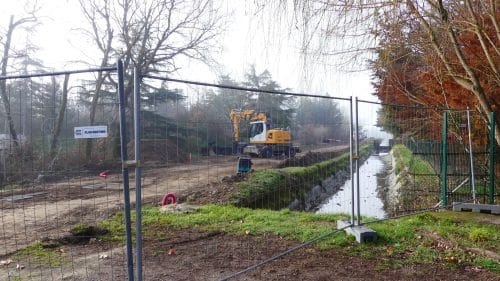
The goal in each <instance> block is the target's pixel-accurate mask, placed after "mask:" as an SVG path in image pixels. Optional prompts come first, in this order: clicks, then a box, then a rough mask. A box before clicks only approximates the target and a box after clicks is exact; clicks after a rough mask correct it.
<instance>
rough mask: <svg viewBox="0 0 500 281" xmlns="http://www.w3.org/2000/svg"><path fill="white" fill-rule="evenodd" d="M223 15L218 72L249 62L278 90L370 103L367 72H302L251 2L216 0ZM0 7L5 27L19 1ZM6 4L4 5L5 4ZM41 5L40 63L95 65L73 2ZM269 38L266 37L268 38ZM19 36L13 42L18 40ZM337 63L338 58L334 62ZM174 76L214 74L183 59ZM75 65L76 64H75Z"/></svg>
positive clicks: (324, 64)
mask: <svg viewBox="0 0 500 281" xmlns="http://www.w3.org/2000/svg"><path fill="white" fill-rule="evenodd" d="M222 1H223V3H224V4H223V8H224V10H225V11H227V12H229V13H232V16H231V18H230V24H229V25H228V27H227V33H226V34H224V35H223V37H222V40H223V46H224V51H223V52H222V54H220V55H219V56H220V57H219V58H218V61H219V62H220V63H221V64H222V65H223V71H224V72H226V73H228V74H230V75H231V76H233V77H234V78H235V79H236V80H241V79H242V77H243V74H244V72H245V71H246V70H247V69H248V67H249V65H251V64H254V65H255V66H256V68H257V70H258V71H262V70H264V69H268V70H269V71H270V72H271V74H272V75H273V77H274V78H275V79H276V80H277V81H278V82H279V83H280V84H281V85H282V86H283V87H288V88H292V89H294V90H295V91H300V92H307V93H315V94H326V93H328V94H329V95H332V96H340V97H349V96H351V95H353V96H359V97H360V98H363V99H369V100H375V98H374V97H373V96H371V93H372V92H373V89H372V87H371V84H370V73H369V72H368V71H364V72H354V73H351V72H346V71H344V70H340V69H338V68H336V67H335V66H330V65H329V64H331V62H329V61H328V60H326V59H325V60H320V61H318V62H315V63H311V62H309V63H308V67H307V68H304V65H303V60H302V58H303V56H301V53H300V50H299V45H300V42H293V40H292V39H290V38H288V37H281V38H279V37H280V36H277V35H279V34H286V33H287V31H286V30H283V31H281V30H280V28H286V27H283V26H281V27H280V26H277V27H276V26H274V27H269V26H268V25H269V24H268V23H266V22H263V21H262V20H261V19H262V17H260V16H255V15H254V14H253V13H252V11H253V6H251V5H253V1H244V0H222ZM3 2H4V3H3V5H2V9H0V26H2V27H4V26H6V25H7V24H8V20H9V15H11V14H13V15H20V14H21V13H22V6H21V3H20V2H22V1H3ZM5 2H7V3H5ZM39 3H41V4H42V7H43V8H42V10H41V11H40V15H41V16H42V24H41V25H40V26H39V27H38V28H37V31H36V33H34V34H33V35H32V37H31V38H30V40H32V41H33V42H34V43H35V44H36V45H38V46H39V47H40V48H41V49H40V51H39V56H40V58H41V59H42V61H43V63H44V64H45V65H46V66H48V67H53V68H56V69H57V68H75V66H77V67H78V65H77V64H75V63H74V62H75V61H85V62H89V63H92V62H97V61H98V58H96V57H93V56H92V53H91V51H90V48H85V46H86V45H87V44H89V42H86V41H87V40H88V39H85V38H84V37H82V36H79V34H78V30H77V28H79V27H81V26H83V25H84V24H85V20H84V19H83V16H82V15H81V12H80V8H79V5H78V3H77V1H76V0H50V1H46V0H45V1H43V0H39ZM271 37H272V38H271ZM23 39H25V38H19V37H18V38H17V40H18V42H19V40H21V41H22V40H23ZM337 59H338V58H337ZM181 66H182V70H181V71H180V72H179V74H178V76H179V77H181V76H182V78H185V79H192V80H205V81H209V82H213V81H215V79H216V75H215V74H214V73H213V70H211V69H210V68H208V67H204V66H200V65H199V64H197V63H190V62H188V61H186V62H183V63H182V65H181ZM79 67H81V66H79Z"/></svg>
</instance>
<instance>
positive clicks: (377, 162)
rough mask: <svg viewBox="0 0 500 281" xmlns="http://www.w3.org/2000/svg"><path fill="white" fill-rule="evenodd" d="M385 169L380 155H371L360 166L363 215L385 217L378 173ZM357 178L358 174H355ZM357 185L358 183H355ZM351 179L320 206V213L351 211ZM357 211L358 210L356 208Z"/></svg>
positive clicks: (346, 212) (348, 212) (347, 212)
mask: <svg viewBox="0 0 500 281" xmlns="http://www.w3.org/2000/svg"><path fill="white" fill-rule="evenodd" d="M382 169H384V163H383V162H382V160H381V159H380V156H378V155H372V156H370V157H369V158H368V159H367V160H366V161H365V162H364V163H363V165H361V167H359V189H360V201H361V215H363V216H368V217H372V218H384V217H385V216H386V213H385V211H384V204H383V203H382V201H381V200H380V198H379V197H378V193H377V174H378V173H380V172H381V171H382ZM354 178H356V176H354ZM354 186H356V185H354ZM351 199H352V194H351V180H350V179H349V180H347V181H346V182H345V184H344V185H343V186H342V188H341V189H340V190H339V191H338V192H337V193H336V194H335V195H333V196H332V197H331V198H330V199H328V201H327V202H326V203H325V204H323V205H322V206H320V207H319V210H318V213H319V214H335V213H345V214H350V213H351V208H352V207H351V206H352V205H351ZM355 212H357V210H355Z"/></svg>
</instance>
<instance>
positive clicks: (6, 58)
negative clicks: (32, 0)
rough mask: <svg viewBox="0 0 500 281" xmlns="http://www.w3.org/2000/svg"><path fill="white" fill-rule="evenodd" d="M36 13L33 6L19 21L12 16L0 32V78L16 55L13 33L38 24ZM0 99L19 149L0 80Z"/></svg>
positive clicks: (4, 91)
mask: <svg viewBox="0 0 500 281" xmlns="http://www.w3.org/2000/svg"><path fill="white" fill-rule="evenodd" d="M37 11H38V7H37V6H36V5H34V6H33V7H32V8H31V9H30V10H29V12H27V15H26V16H24V17H21V18H19V19H17V18H15V17H14V16H13V15H12V16H10V19H9V23H8V25H7V28H6V30H5V32H2V34H0V45H1V46H2V48H3V50H2V57H1V60H0V75H1V76H6V75H7V71H8V69H9V68H10V66H11V65H10V63H11V58H12V56H13V55H14V54H16V50H15V49H14V47H13V45H12V43H13V36H14V34H15V32H16V31H17V30H18V29H20V28H24V29H25V30H29V29H30V28H31V27H33V26H34V24H36V23H37V22H38V18H37V16H36V12H37ZM0 98H1V101H2V104H3V107H4V110H5V115H6V119H7V124H8V127H9V134H10V138H11V139H12V141H13V142H14V146H15V147H19V140H18V135H17V132H16V128H15V126H14V121H13V119H12V112H11V108H10V101H9V97H8V96H7V81H6V80H0Z"/></svg>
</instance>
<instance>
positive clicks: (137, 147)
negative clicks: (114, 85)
mask: <svg viewBox="0 0 500 281" xmlns="http://www.w3.org/2000/svg"><path fill="white" fill-rule="evenodd" d="M134 155H135V238H136V239H135V240H136V241H135V246H136V255H137V257H136V263H137V265H136V268H137V281H142V195H141V193H142V192H141V188H142V187H141V180H142V177H141V78H140V73H139V69H138V68H137V66H136V67H134Z"/></svg>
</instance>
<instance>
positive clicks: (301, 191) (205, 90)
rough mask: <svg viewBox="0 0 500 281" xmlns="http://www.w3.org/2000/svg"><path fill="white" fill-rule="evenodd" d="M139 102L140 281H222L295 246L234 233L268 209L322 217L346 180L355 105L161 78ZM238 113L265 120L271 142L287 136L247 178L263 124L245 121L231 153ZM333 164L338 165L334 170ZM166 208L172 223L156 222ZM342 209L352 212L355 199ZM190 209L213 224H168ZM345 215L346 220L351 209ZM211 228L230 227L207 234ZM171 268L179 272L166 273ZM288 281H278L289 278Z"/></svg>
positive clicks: (261, 156) (147, 79)
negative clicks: (249, 151)
mask: <svg viewBox="0 0 500 281" xmlns="http://www.w3.org/2000/svg"><path fill="white" fill-rule="evenodd" d="M264 82H265V81H264ZM141 96H142V107H141V120H142V126H141V146H142V163H141V167H142V170H143V171H142V173H143V176H142V177H143V188H142V199H143V203H144V207H143V221H144V223H143V225H142V227H143V255H144V256H143V264H144V268H143V271H144V274H143V275H144V280H160V279H162V278H163V279H173V280H219V279H222V278H224V277H226V276H229V275H231V274H233V273H235V272H238V271H240V270H242V269H244V268H246V267H247V266H251V265H254V264H255V263H258V262H261V261H263V260H265V259H267V258H270V257H272V256H274V255H277V254H279V253H282V252H285V251H286V250H288V249H289V248H290V247H291V246H292V244H293V243H290V242H286V241H285V240H281V239H279V233H276V232H274V234H273V232H272V231H270V232H269V233H267V234H265V235H264V237H267V238H258V237H256V236H254V234H258V233H253V231H254V230H252V229H251V228H250V226H249V228H248V229H247V230H242V229H240V230H237V229H239V228H241V225H244V224H245V221H246V219H247V217H252V216H254V212H255V213H257V212H262V211H263V210H265V209H268V210H281V209H284V208H287V209H290V210H295V211H316V210H318V209H320V208H321V205H322V204H324V203H326V202H328V199H329V198H330V197H331V196H332V195H333V194H334V193H335V192H336V191H338V190H339V189H341V188H342V185H343V183H344V181H345V180H346V179H348V178H349V177H350V167H349V162H350V160H349V145H350V138H349V136H350V132H349V130H350V121H351V119H350V116H349V112H350V99H341V98H334V97H325V96H309V95H304V94H297V93H290V92H284V91H280V89H279V87H275V88H274V89H273V88H272V84H270V86H267V87H262V88H260V89H258V88H257V87H254V88H252V87H251V86H247V87H242V86H239V85H238V84H237V83H235V82H234V81H233V84H230V85H224V84H208V83H202V82H196V81H187V80H176V79H167V78H162V77H156V76H144V77H142V86H141ZM232 110H236V111H238V112H240V113H242V112H244V111H245V110H254V111H255V112H254V113H255V114H257V113H259V112H263V113H265V114H266V117H267V120H266V123H267V128H266V129H267V130H275V131H271V132H272V134H273V136H272V137H275V138H278V137H280V135H279V134H280V132H279V131H282V130H285V131H288V132H290V133H291V136H292V141H291V143H290V144H282V145H281V147H280V145H276V146H274V147H273V149H272V150H270V151H268V152H266V150H260V153H258V155H253V156H252V158H251V163H252V166H251V169H250V170H251V171H250V172H248V173H246V172H244V171H243V172H242V171H241V170H239V168H240V167H241V166H239V165H238V164H241V163H242V162H240V160H241V159H243V158H245V157H246V156H244V154H243V150H244V149H246V148H248V147H245V146H248V145H252V144H251V143H249V139H250V137H252V136H255V135H256V134H258V133H259V132H261V131H262V129H263V128H259V127H258V126H257V125H254V126H252V124H251V123H252V122H255V121H259V120H261V119H256V118H254V117H256V116H255V115H252V114H249V115H247V116H240V117H241V120H240V121H239V123H238V125H239V127H238V128H239V137H238V145H235V131H234V129H235V128H234V126H233V122H232V120H231V117H230V113H231V111H232ZM247 113H249V112H247ZM256 130H260V131H258V132H257V131H256ZM292 145H293V147H292ZM283 146H286V147H285V148H286V149H284V147H283ZM288 146H289V147H288ZM299 147H300V150H299ZM269 148H271V147H269ZM245 151H246V150H245ZM336 158H341V159H340V160H338V159H337V160H336V161H340V162H342V163H333V164H332V162H328V161H331V159H336ZM333 170H335V171H333ZM336 170H342V172H339V173H336V172H337V171H336ZM332 175H336V176H335V177H331V176H332ZM350 190H351V189H350V187H347V188H346V190H345V191H346V192H348V193H349V194H351V193H350ZM173 200H176V203H177V204H176V205H173V204H171V203H173ZM162 202H163V204H165V205H166V206H165V207H163V208H162V209H163V210H164V211H165V212H167V214H163V215H158V216H157V213H156V212H157V211H156V210H158V208H159V206H160V205H161V204H162ZM228 204H229V205H228ZM342 204H345V205H346V206H350V205H352V198H351V195H349V196H348V197H347V198H344V199H343V202H342ZM186 206H188V207H187V210H184V209H183V208H185V207H186ZM190 206H196V207H194V208H200V209H199V210H198V211H197V212H196V213H197V214H207V215H208V217H209V219H208V221H199V222H198V223H194V222H193V223H189V218H192V220H197V219H200V218H199V217H200V216H203V215H200V216H191V217H190V216H185V217H187V218H188V221H184V220H182V221H183V222H177V223H176V222H175V221H172V222H170V223H165V222H166V221H167V220H171V219H174V218H176V214H169V213H168V212H174V213H176V212H189V211H190V208H191V207H190ZM231 206H236V207H238V208H241V209H234V208H235V207H231ZM247 208H249V209H247ZM235 212H236V213H241V214H235ZM345 213H346V215H345V217H349V214H350V213H351V211H350V209H348V210H347V211H346V212H345ZM209 214H213V217H211V216H210V215H209ZM277 214H279V213H277ZM235 215H236V216H235ZM270 215H271V213H270ZM212 224H213V225H216V226H217V225H218V226H220V225H226V226H225V227H222V229H217V227H215V228H216V229H211V227H212V228H213V227H214V226H213V225H212ZM210 225H212V226H210ZM231 225H234V226H233V227H232V226H231ZM238 225H240V226H238ZM332 229H335V223H332ZM256 231H257V230H256ZM258 231H259V233H260V232H261V231H264V232H265V230H258ZM242 232H243V233H242ZM261 234H263V233H261ZM264 249H265V250H264ZM169 264H175V266H172V267H171V268H172V270H165V266H166V265H169ZM158 268H162V270H158ZM266 272H267V271H266V270H265V269H262V268H259V269H258V270H256V271H255V272H252V273H249V274H250V275H251V276H253V278H257V279H261V278H263V275H262V274H269V273H268V272H267V273H266ZM282 274H283V273H282V272H277V273H275V275H276V276H275V277H278V276H279V277H283V278H286V274H285V275H282ZM271 275H272V274H271ZM266 276H267V275H266ZM266 278H269V277H266Z"/></svg>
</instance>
